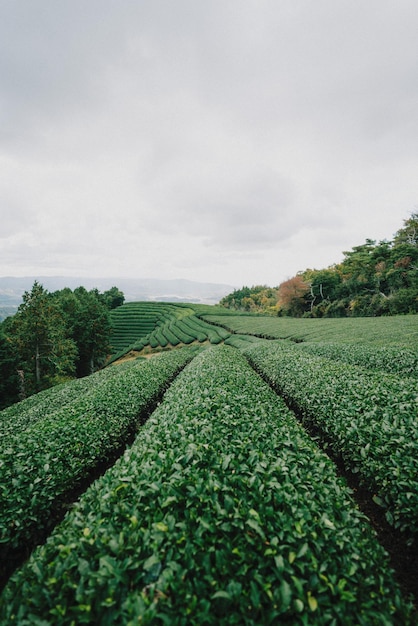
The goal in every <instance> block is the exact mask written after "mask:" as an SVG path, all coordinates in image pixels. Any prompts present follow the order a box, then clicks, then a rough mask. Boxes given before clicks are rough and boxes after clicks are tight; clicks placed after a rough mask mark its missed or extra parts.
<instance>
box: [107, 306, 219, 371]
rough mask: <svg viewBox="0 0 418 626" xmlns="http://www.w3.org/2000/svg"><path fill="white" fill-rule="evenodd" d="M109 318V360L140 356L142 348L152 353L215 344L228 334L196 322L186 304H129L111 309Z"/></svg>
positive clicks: (214, 327)
mask: <svg viewBox="0 0 418 626" xmlns="http://www.w3.org/2000/svg"><path fill="white" fill-rule="evenodd" d="M204 310H207V307H205V308H204ZM111 318H112V327H113V330H112V336H111V346H112V358H111V360H112V361H113V360H116V359H118V358H121V357H122V356H124V355H125V354H127V353H129V352H138V353H140V352H141V351H143V350H144V349H148V350H149V349H153V350H155V349H161V348H167V347H174V346H179V345H188V344H190V343H193V342H197V343H205V342H209V343H211V344H218V343H221V342H222V341H224V340H225V339H227V338H228V337H229V336H230V334H231V333H230V332H229V331H227V330H225V329H224V328H222V327H219V326H214V325H212V324H210V323H208V322H206V321H204V320H202V319H200V318H199V317H197V315H196V314H195V310H194V309H193V308H190V307H188V306H187V305H174V304H166V303H161V302H155V303H150V302H131V303H128V304H125V305H123V306H121V307H119V308H117V309H114V310H113V311H112V313H111Z"/></svg>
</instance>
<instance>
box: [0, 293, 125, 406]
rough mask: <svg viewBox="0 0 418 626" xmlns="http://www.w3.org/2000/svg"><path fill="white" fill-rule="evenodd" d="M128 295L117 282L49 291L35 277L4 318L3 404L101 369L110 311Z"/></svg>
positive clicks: (0, 354) (0, 339)
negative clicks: (100, 287)
mask: <svg viewBox="0 0 418 626" xmlns="http://www.w3.org/2000/svg"><path fill="white" fill-rule="evenodd" d="M124 299H125V298H124V294H123V293H122V292H121V291H120V290H119V289H118V288H117V287H112V288H111V289H109V290H108V291H105V292H104V293H100V292H99V291H98V290H97V289H92V290H91V291H87V290H86V289H85V288H84V287H78V288H76V289H74V291H72V290H71V289H69V288H65V289H62V290H60V291H55V292H53V293H49V292H48V291H47V290H46V289H44V287H43V286H42V285H41V284H40V283H38V282H37V281H35V282H34V284H33V287H32V289H31V291H26V292H25V293H24V294H23V302H22V304H21V305H20V306H19V308H18V310H17V312H16V314H15V315H13V316H10V317H7V318H6V319H5V320H3V322H1V323H0V409H1V408H4V407H6V406H9V405H10V404H12V403H13V402H16V401H18V400H22V399H24V398H25V397H27V396H29V395H31V394H33V393H36V392H37V391H40V390H42V389H46V388H47V387H50V386H52V385H55V384H57V383H60V382H64V381H67V380H69V379H71V378H74V377H81V376H86V375H88V374H91V373H92V372H94V371H96V370H97V369H99V368H100V367H101V366H102V365H103V364H104V363H105V361H106V357H107V356H108V354H109V338H110V331H111V321H110V311H111V309H113V308H115V307H117V306H120V305H121V304H123V302H124Z"/></svg>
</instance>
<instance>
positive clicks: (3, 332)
mask: <svg viewBox="0 0 418 626" xmlns="http://www.w3.org/2000/svg"><path fill="white" fill-rule="evenodd" d="M10 320H11V318H6V319H5V320H4V322H3V323H2V324H0V410H1V409H4V408H5V407H6V406H9V405H10V404H13V402H17V401H18V400H19V374H18V370H19V364H18V358H17V355H16V352H15V350H14V348H13V345H12V342H11V340H10V338H9V337H8V333H7V327H8V325H9V323H10Z"/></svg>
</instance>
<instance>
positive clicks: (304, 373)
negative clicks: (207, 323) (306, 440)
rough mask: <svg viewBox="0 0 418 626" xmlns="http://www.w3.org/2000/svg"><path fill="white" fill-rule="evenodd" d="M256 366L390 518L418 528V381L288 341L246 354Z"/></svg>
mask: <svg viewBox="0 0 418 626" xmlns="http://www.w3.org/2000/svg"><path fill="white" fill-rule="evenodd" d="M244 352H245V354H246V356H247V358H248V359H249V360H250V362H251V364H252V365H253V366H254V367H255V368H256V369H257V371H258V372H260V373H261V374H262V375H263V376H264V377H265V378H266V379H267V380H268V381H269V382H270V383H271V384H272V385H273V386H274V387H275V388H276V389H277V390H278V391H279V392H280V393H281V394H283V395H284V396H285V398H286V399H287V400H288V401H290V402H291V403H292V405H293V406H294V407H295V408H296V409H297V410H298V412H300V414H301V415H302V416H303V419H304V420H306V422H307V423H309V424H311V425H312V424H313V425H315V426H316V427H319V428H320V430H321V432H322V434H323V436H324V437H325V439H326V441H327V442H328V445H329V446H330V448H331V449H332V450H333V451H334V453H336V454H338V455H339V456H341V457H342V459H343V460H344V462H345V465H346V467H348V468H349V469H351V470H352V471H353V472H356V473H358V476H359V478H360V479H361V481H362V482H363V483H364V484H365V485H366V486H367V487H368V488H369V489H370V490H371V491H372V493H373V494H375V501H376V502H377V503H378V504H380V505H382V506H384V507H385V508H386V517H387V520H388V521H389V522H390V523H391V524H392V525H393V526H395V527H396V528H399V529H400V530H402V531H407V532H408V533H410V534H411V535H412V536H413V537H414V536H416V534H417V532H418V474H417V461H416V460H417V458H418V390H417V385H416V380H414V379H412V378H402V377H399V376H394V375H390V374H383V373H382V372H372V371H371V370H366V369H364V368H360V367H356V366H353V365H349V364H347V363H342V362H338V361H333V360H330V359H326V358H323V357H319V356H315V355H313V354H308V353H307V352H306V351H304V350H300V349H299V346H293V345H290V344H288V343H286V342H263V343H262V344H261V343H258V344H256V345H255V346H254V347H250V348H248V349H247V350H245V351H244Z"/></svg>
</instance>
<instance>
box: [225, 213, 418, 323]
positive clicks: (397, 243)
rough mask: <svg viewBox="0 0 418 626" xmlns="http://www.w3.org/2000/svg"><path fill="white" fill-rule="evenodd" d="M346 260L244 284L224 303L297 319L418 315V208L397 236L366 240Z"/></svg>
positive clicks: (353, 249)
mask: <svg viewBox="0 0 418 626" xmlns="http://www.w3.org/2000/svg"><path fill="white" fill-rule="evenodd" d="M343 255H344V256H343V260H342V261H341V263H338V264H335V265H332V266H331V267H328V268H326V269H321V270H316V269H306V270H305V271H303V272H299V273H298V274H297V275H296V276H293V277H292V278H289V279H288V280H286V281H284V282H283V283H281V284H280V285H279V286H278V287H274V288H271V287H267V286H266V285H257V286H254V287H251V288H250V287H243V288H242V289H237V290H235V291H234V292H233V293H231V294H229V295H228V296H226V297H225V298H223V299H222V300H221V302H220V304H221V305H223V306H225V307H227V308H229V309H236V310H240V311H248V312H253V313H264V314H265V313H268V314H271V315H280V316H291V317H352V316H379V315H397V314H405V313H418V212H415V213H412V214H411V217H410V218H408V219H406V220H404V224H403V227H402V228H400V229H399V230H398V231H397V233H396V234H395V236H394V238H393V240H391V241H388V240H384V241H380V242H376V241H375V240H372V239H366V242H365V243H364V244H362V245H358V246H354V247H353V248H352V249H351V250H349V251H347V252H343Z"/></svg>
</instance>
